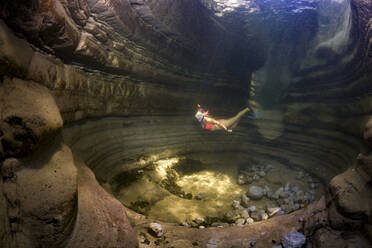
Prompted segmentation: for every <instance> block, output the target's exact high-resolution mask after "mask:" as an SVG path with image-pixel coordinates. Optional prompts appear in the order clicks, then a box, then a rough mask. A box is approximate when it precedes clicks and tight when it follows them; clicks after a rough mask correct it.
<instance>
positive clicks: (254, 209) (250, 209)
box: [249, 206, 257, 213]
mask: <svg viewBox="0 0 372 248" xmlns="http://www.w3.org/2000/svg"><path fill="white" fill-rule="evenodd" d="M256 210H257V208H256V206H250V207H249V211H250V212H251V213H253V212H256Z"/></svg>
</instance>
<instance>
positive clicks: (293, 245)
mask: <svg viewBox="0 0 372 248" xmlns="http://www.w3.org/2000/svg"><path fill="white" fill-rule="evenodd" d="M281 241H282V245H283V247H284V248H301V247H302V246H303V245H304V244H305V243H306V237H305V236H304V235H303V234H302V233H299V232H289V233H287V234H286V235H285V236H284V237H283V238H282V240H281Z"/></svg>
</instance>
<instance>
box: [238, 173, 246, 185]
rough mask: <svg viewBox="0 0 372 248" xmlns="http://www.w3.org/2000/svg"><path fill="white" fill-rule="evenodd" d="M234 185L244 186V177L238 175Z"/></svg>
mask: <svg viewBox="0 0 372 248" xmlns="http://www.w3.org/2000/svg"><path fill="white" fill-rule="evenodd" d="M236 183H237V184H239V185H243V184H245V183H246V182H245V177H244V175H242V174H240V175H239V176H238V179H237V182H236Z"/></svg>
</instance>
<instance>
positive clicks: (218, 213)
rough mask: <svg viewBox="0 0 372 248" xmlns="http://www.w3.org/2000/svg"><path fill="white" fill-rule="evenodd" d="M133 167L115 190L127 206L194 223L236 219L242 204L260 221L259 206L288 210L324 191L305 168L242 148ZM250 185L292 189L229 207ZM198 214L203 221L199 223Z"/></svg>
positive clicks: (223, 222)
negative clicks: (259, 158) (255, 155)
mask: <svg viewBox="0 0 372 248" xmlns="http://www.w3.org/2000/svg"><path fill="white" fill-rule="evenodd" d="M177 161H178V162H177ZM263 172H264V173H263ZM134 173H135V177H133V174H132V177H131V178H132V180H131V182H130V183H128V184H126V185H125V186H122V187H119V188H118V189H117V190H116V192H115V193H114V194H115V195H116V197H117V198H118V199H119V200H120V201H121V202H122V203H123V204H124V205H125V206H127V207H129V208H132V209H133V210H135V211H137V212H140V213H142V214H144V215H146V216H148V217H150V218H153V219H157V220H161V221H165V222H174V223H181V222H186V223H188V224H189V225H193V226H200V225H207V226H208V225H214V224H216V223H219V224H218V225H227V224H230V225H235V224H234V223H235V222H238V219H241V218H244V219H247V216H245V217H244V216H241V215H242V211H244V210H247V211H248V213H249V214H250V216H251V217H253V219H254V220H255V221H260V220H261V216H259V215H258V213H259V212H260V211H261V212H262V213H263V211H265V212H268V211H267V209H268V208H273V207H280V208H281V210H282V211H280V212H278V213H277V214H285V213H290V212H292V211H294V210H296V209H298V208H301V207H305V206H306V205H307V204H309V203H310V202H312V201H314V200H316V199H318V198H319V197H320V196H321V195H322V194H323V193H324V187H323V185H322V184H321V183H320V181H319V180H317V179H316V178H314V177H312V176H310V174H308V173H307V172H306V171H304V170H300V169H293V168H290V167H287V166H286V165H284V164H280V163H278V162H275V161H269V160H268V161H252V159H250V157H249V156H248V155H244V154H242V153H238V154H237V153H219V154H210V153H208V154H194V155H189V156H188V157H187V159H186V158H170V159H167V160H161V161H158V162H155V163H154V165H153V166H151V167H149V168H146V169H141V170H137V171H136V172H134ZM260 175H261V176H260ZM242 177H245V178H246V179H247V178H251V179H252V182H250V183H245V184H242V182H241V179H242ZM133 178H134V179H133ZM123 180H125V179H124V178H123ZM239 180H240V181H239ZM170 181H171V182H170ZM252 185H255V186H259V187H261V188H265V187H269V188H270V189H271V193H275V192H276V191H277V190H278V189H279V188H281V187H283V188H285V187H286V185H287V189H289V190H288V193H289V194H287V195H288V196H289V195H291V194H292V195H293V197H291V196H289V197H288V196H287V197H285V195H286V194H283V196H284V197H279V199H274V198H273V197H269V196H267V195H265V196H263V197H262V199H260V200H254V199H252V198H251V199H250V201H249V203H248V205H244V204H243V205H244V206H242V205H240V206H234V207H233V203H234V200H235V201H239V202H241V197H242V195H243V194H244V195H247V191H248V189H249V187H250V186H252ZM106 186H107V187H109V186H108V185H106ZM288 186H289V188H288ZM293 188H294V189H295V190H297V191H302V192H303V196H302V197H299V198H297V199H295V198H296V197H294V195H295V194H294V193H293V192H292V189H293ZM269 194H270V193H269ZM300 194H301V193H300ZM306 197H307V199H305V198H306ZM291 199H293V200H291ZM235 204H236V203H235ZM251 206H255V207H256V209H257V210H256V211H255V213H254V212H252V211H250V210H249V209H250V207H251ZM198 218H199V220H200V218H201V219H202V220H207V221H204V222H202V223H200V224H199V225H197V224H196V222H198V221H197V220H198ZM194 220H196V221H194ZM240 221H241V220H240ZM186 223H184V224H185V225H187V224H186ZM213 223H214V224H213Z"/></svg>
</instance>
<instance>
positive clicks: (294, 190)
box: [292, 186, 300, 193]
mask: <svg viewBox="0 0 372 248" xmlns="http://www.w3.org/2000/svg"><path fill="white" fill-rule="evenodd" d="M299 190H300V189H299V188H298V186H293V187H292V192H294V193H297V192H298V191H299Z"/></svg>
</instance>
